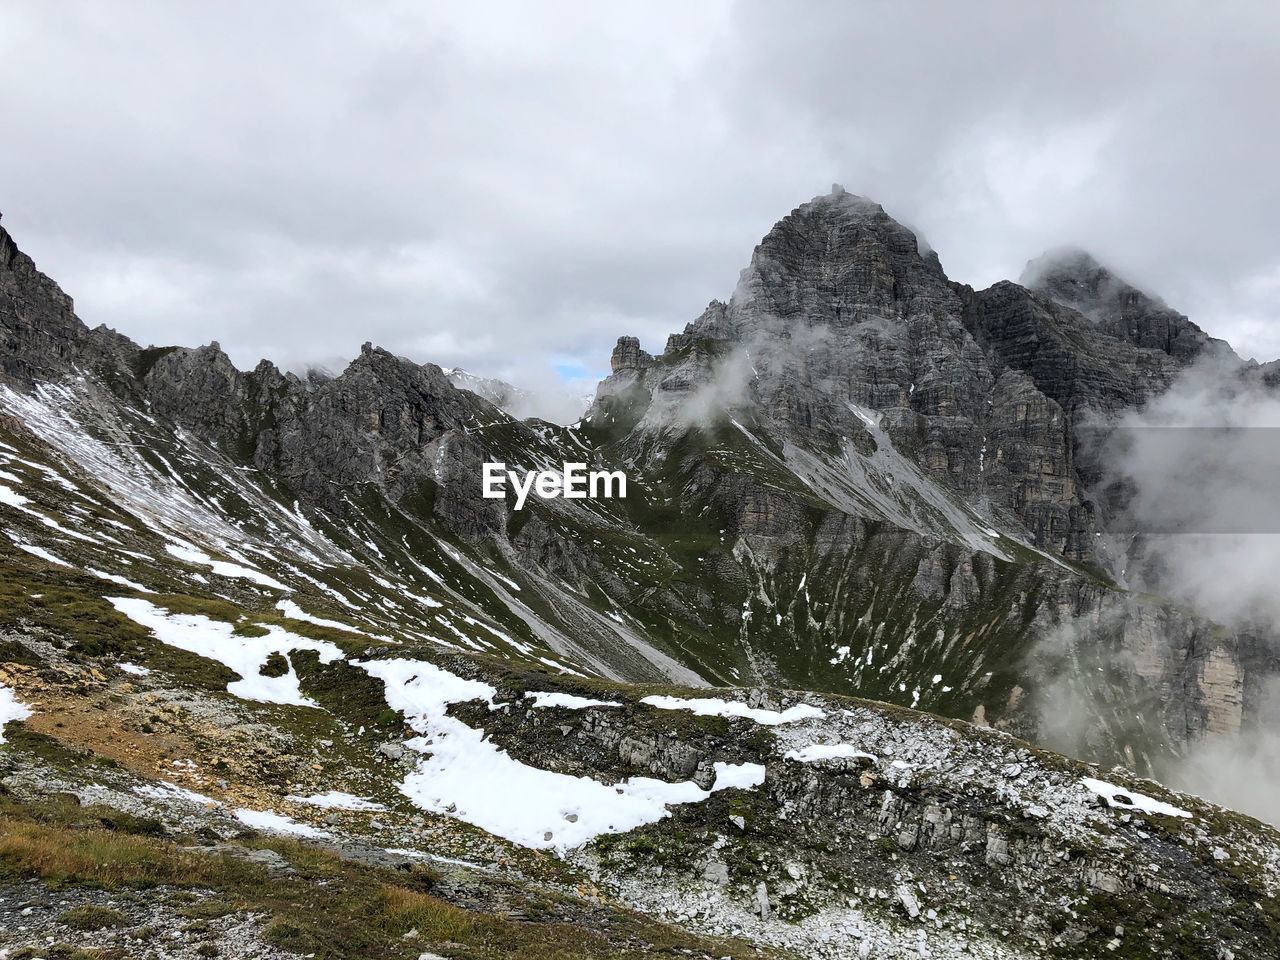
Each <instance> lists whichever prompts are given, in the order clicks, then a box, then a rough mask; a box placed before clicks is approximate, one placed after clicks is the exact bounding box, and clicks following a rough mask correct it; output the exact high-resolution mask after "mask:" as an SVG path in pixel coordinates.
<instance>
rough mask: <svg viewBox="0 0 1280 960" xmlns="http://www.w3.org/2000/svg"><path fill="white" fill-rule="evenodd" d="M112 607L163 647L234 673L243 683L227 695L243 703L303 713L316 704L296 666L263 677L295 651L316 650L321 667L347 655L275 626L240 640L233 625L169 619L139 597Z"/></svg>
mask: <svg viewBox="0 0 1280 960" xmlns="http://www.w3.org/2000/svg"><path fill="white" fill-rule="evenodd" d="M106 599H107V601H108V602H109V603H110V604H111V605H112V606H113V607H115V608H116V609H117V610H118V611H120V612H121V613H123V614H124V615H125V616H126V617H128V618H129V619H130V620H132V621H133V622H134V623H137V624H139V625H141V626H144V627H146V628H147V629H148V630H150V631H151V632H152V633H153V634H155V636H156V639H158V640H159V641H160V642H161V643H167V644H168V645H169V646H171V647H177V648H179V649H180V650H186V651H188V652H189V653H194V654H196V655H198V656H201V657H207V658H209V659H210V660H217V661H218V662H219V663H221V664H223V665H224V666H226V667H228V668H229V669H231V670H234V671H235V672H236V673H238V674H239V675H240V677H241V679H240V680H236V681H234V682H232V683H229V684H227V692H228V693H230V694H234V695H235V696H237V697H240V698H241V699H244V700H258V701H261V702H263V703H283V704H290V705H293V706H299V707H314V706H316V704H315V703H314V702H313V701H312V700H310V699H308V698H307V697H304V696H303V695H302V691H301V690H300V689H299V688H298V675H297V673H295V672H294V669H293V665H292V664H290V665H289V670H288V672H287V673H284V674H282V675H281V676H278V677H264V676H263V675H262V674H261V673H259V672H258V671H259V670H260V669H261V668H262V667H263V666H264V665H265V664H266V663H267V659H268V658H269V657H270V656H271V654H273V653H278V654H280V655H282V656H287V654H288V652H289V651H290V650H314V651H316V653H318V654H319V655H320V662H321V663H332V662H333V661H335V660H341V659H342V651H341V650H340V649H338V647H336V646H335V645H334V644H332V643H328V642H327V641H324V640H312V639H311V638H310V637H300V636H298V635H297V634H296V633H290V632H289V631H287V630H284V629H282V628H281V627H277V626H275V625H271V626H265V627H263V629H264V630H266V631H267V634H266V636H263V637H241V636H237V635H236V634H235V633H234V632H233V630H234V627H233V625H232V624H230V623H226V622H224V621H222V620H211V619H209V618H208V617H204V616H200V615H198V614H190V613H169V612H168V611H167V610H163V609H161V608H160V607H157V606H154V605H152V604H151V603H148V602H147V601H146V600H142V599H140V598H135V597H107V598H106Z"/></svg>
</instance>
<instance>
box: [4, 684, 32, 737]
mask: <svg viewBox="0 0 1280 960" xmlns="http://www.w3.org/2000/svg"><path fill="white" fill-rule="evenodd" d="M29 716H31V708H30V707H28V706H27V705H26V704H25V703H21V702H20V701H19V700H18V698H17V697H16V696H14V694H13V691H12V690H11V689H9V688H8V687H6V686H5V685H4V684H3V683H0V743H4V725H5V724H6V723H9V722H10V721H11V720H25V719H27V717H29Z"/></svg>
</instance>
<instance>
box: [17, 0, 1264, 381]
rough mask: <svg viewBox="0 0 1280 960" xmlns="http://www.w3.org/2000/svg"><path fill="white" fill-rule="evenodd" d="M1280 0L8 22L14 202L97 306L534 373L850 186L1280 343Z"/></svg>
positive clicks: (292, 8)
mask: <svg viewBox="0 0 1280 960" xmlns="http://www.w3.org/2000/svg"><path fill="white" fill-rule="evenodd" d="M1277 38H1280V6H1277V5H1275V4H1265V3H1239V4H1232V3H1215V4H1212V5H1210V4H1198V3H1179V2H1171V0H1159V2H1149V3H1112V2H1108V3H1098V4H1096V5H1091V4H1086V3H1072V4H1048V3H1031V4H1028V3H1025V2H1009V3H1001V2H988V3H973V4H969V3H964V4H960V3H952V2H942V0H939V2H915V3H902V2H897V0H894V2H884V3H880V2H871V0H863V2H859V3H847V4H818V3H815V4H812V5H806V4H802V3H766V2H760V3H750V2H747V3H730V2H714V3H692V2H677V3H669V4H668V3H657V2H652V0H650V2H646V3H644V4H634V5H631V8H630V10H629V11H628V10H627V9H624V8H623V6H622V5H620V4H601V3H586V2H583V3H553V2H545V0H539V2H537V3H531V2H526V3H490V2H484V3H476V4H460V3H451V4H445V3H440V4H428V3H421V2H418V3H367V4H339V3H333V4H326V3H323V2H318V0H308V2H306V3H303V2H295V3H272V2H263V0H255V2H251V3H236V2H227V0H224V2H220V3H217V4H174V3H171V2H167V0H159V2H154V3H147V2H131V0H106V2H99V0H95V2H86V3H81V4H77V3H73V2H59V3H56V4H51V3H47V2H43V0H30V2H26V0H8V2H6V3H5V4H4V6H3V8H2V9H0V89H3V90H4V95H3V97H2V98H0V131H2V134H0V136H2V137H3V145H2V146H0V211H3V213H4V226H5V227H7V228H8V229H9V230H10V231H11V232H12V233H13V234H14V235H15V236H16V238H17V240H18V242H19V244H20V245H21V246H22V247H23V249H25V250H26V251H27V252H29V253H30V254H31V255H32V256H34V257H35V258H36V261H37V263H38V264H39V266H40V267H41V268H42V269H44V270H45V271H46V272H47V273H49V274H51V275H52V276H53V277H54V278H55V279H57V280H58V281H59V282H60V283H61V284H62V286H63V287H64V289H66V290H67V291H68V292H69V293H71V294H72V295H73V296H74V297H75V298H76V303H77V309H78V312H79V313H80V315H81V317H82V318H83V319H84V320H85V321H86V322H88V323H90V324H91V325H93V324H97V323H106V324H108V325H110V326H113V327H116V328H117V329H118V330H120V331H122V332H123V333H126V334H128V335H129V336H131V337H133V338H134V339H135V340H138V341H140V342H141V343H143V344H147V343H157V344H161V343H174V342H177V343H184V344H195V343H198V342H205V341H208V340H212V339H216V340H219V341H220V342H221V343H222V345H223V346H224V348H226V349H227V351H228V352H229V353H230V354H231V356H232V358H233V360H235V361H236V362H237V364H239V365H240V366H248V365H252V364H253V363H254V362H256V360H257V359H258V358H259V357H262V356H267V357H270V358H271V359H273V360H276V361H277V362H279V363H281V365H283V366H290V367H293V368H299V367H301V366H304V365H305V364H307V363H312V362H321V363H326V364H328V365H332V366H340V365H341V363H342V361H343V360H344V359H345V358H350V357H351V356H353V355H354V354H355V353H356V352H357V351H358V349H359V345H360V344H361V343H362V342H363V341H365V340H373V341H375V342H377V343H379V344H381V345H383V346H385V347H387V348H388V349H391V350H393V351H395V352H397V353H401V354H404V355H406V356H409V357H412V358H414V359H416V360H420V361H433V362H437V363H440V364H442V365H446V366H452V365H462V366H465V367H467V368H468V369H472V370H475V371H477V372H482V373H488V374H493V375H500V376H506V377H508V378H511V379H514V380H516V381H518V382H524V383H526V384H531V385H546V384H551V383H553V382H555V380H556V378H557V374H556V372H555V371H556V370H557V369H558V370H559V371H560V376H568V377H570V378H572V377H573V376H576V375H582V374H587V375H589V374H591V373H593V372H595V371H599V370H602V369H605V368H607V363H608V356H609V351H610V348H611V347H612V344H613V342H614V340H615V339H616V337H617V336H618V335H620V334H624V333H629V334H636V335H639V336H640V337H641V338H642V340H643V341H644V343H645V345H646V346H648V347H649V348H651V349H657V348H660V347H661V345H662V343H663V341H664V339H665V336H666V334H667V333H668V332H671V331H673V330H677V329H680V328H681V327H683V325H684V324H685V323H686V322H687V321H688V320H690V319H692V318H693V317H695V316H696V315H697V314H698V313H699V312H700V311H701V308H702V307H703V306H705V304H706V303H707V301H708V300H710V299H712V298H713V297H718V298H725V297H727V296H728V295H729V294H730V293H731V292H732V290H733V287H734V283H735V281H736V278H737V272H738V270H739V269H741V268H742V267H743V266H744V265H745V264H746V262H747V259H748V257H749V256H750V253H751V249H752V247H753V246H754V244H755V243H756V242H757V241H758V240H759V239H760V237H761V236H762V235H763V234H764V233H765V232H766V231H767V230H768V228H769V226H770V225H771V224H772V223H773V222H774V221H775V220H777V219H778V218H779V217H781V216H783V215H785V214H786V213H787V211H789V210H790V209H791V208H792V207H794V206H796V205H797V204H798V203H800V202H802V201H804V200H806V199H808V198H809V197H811V196H813V195H815V194H818V193H825V192H826V191H827V189H828V188H829V186H830V184H831V182H833V181H839V182H841V183H843V184H844V185H845V186H846V187H847V188H848V189H850V190H851V191H853V192H855V193H861V194H864V195H867V196H870V197H872V198H874V199H876V200H878V201H879V202H881V203H882V204H884V206H885V208H886V209H887V210H888V211H889V212H890V213H891V214H893V215H894V216H896V217H897V218H898V219H900V220H903V221H904V222H906V223H909V224H911V225H912V226H914V227H915V228H917V229H918V230H919V231H921V232H922V233H923V234H924V236H925V237H927V239H928V241H929V242H930V244H932V246H933V247H934V248H935V249H937V251H938V253H939V255H940V257H941V258H942V263H943V266H944V267H945V268H946V270H947V272H948V274H949V275H950V276H951V277H952V278H953V279H956V280H961V281H964V282H967V283H970V284H973V285H975V286H985V285H987V284H989V283H992V282H994V281H996V280H999V279H1002V278H1016V277H1017V276H1018V274H1019V273H1020V272H1021V269H1022V266H1023V264H1024V263H1025V262H1026V260H1028V259H1029V258H1031V257H1033V256H1036V255H1037V254H1039V253H1040V252H1041V251H1042V250H1043V249H1045V248H1046V247H1050V246H1058V245H1062V244H1066V243H1071V244H1078V245H1081V246H1084V247H1086V248H1088V249H1090V250H1092V251H1094V252H1095V253H1096V254H1097V255H1099V256H1100V258H1102V259H1103V260H1104V261H1107V262H1109V263H1111V264H1112V265H1113V266H1114V268H1115V269H1116V270H1117V272H1119V273H1121V274H1123V275H1126V276H1128V277H1129V278H1131V279H1133V280H1134V281H1136V282H1138V283H1139V285H1141V286H1144V287H1145V288H1147V289H1149V290H1151V291H1152V292H1155V293H1158V294H1160V295H1162V296H1163V297H1164V298H1165V299H1166V300H1167V301H1168V302H1169V303H1171V304H1172V305H1174V306H1176V307H1177V308H1179V309H1181V310H1183V311H1185V312H1186V313H1188V314H1189V315H1190V316H1191V317H1192V318H1193V319H1195V320H1196V321H1198V322H1199V323H1200V324H1201V325H1202V326H1204V327H1205V328H1207V329H1208V330H1209V331H1210V332H1211V333H1213V334H1215V335H1218V336H1223V337H1226V338H1228V339H1229V340H1231V341H1232V342H1233V343H1234V344H1235V345H1236V347H1237V348H1238V349H1239V350H1240V351H1241V352H1242V353H1244V354H1245V355H1246V356H1247V355H1253V356H1256V357H1258V358H1259V359H1272V358H1275V357H1277V356H1280V229H1277V224H1280V189H1278V188H1277V186H1276V181H1277V176H1278V174H1277V171H1280V109H1277V107H1276V104H1275V102H1274V101H1275V97H1276V92H1277V90H1280V39H1277Z"/></svg>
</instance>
